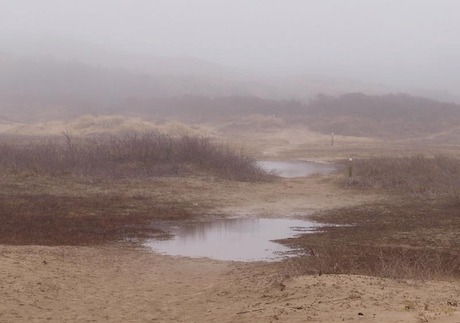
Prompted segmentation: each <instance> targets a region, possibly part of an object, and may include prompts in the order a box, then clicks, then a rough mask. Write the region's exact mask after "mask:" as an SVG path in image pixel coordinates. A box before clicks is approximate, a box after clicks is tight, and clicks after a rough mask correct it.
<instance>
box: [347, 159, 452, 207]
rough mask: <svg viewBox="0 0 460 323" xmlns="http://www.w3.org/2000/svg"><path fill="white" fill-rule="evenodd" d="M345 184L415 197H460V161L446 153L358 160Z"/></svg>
mask: <svg viewBox="0 0 460 323" xmlns="http://www.w3.org/2000/svg"><path fill="white" fill-rule="evenodd" d="M345 184H346V185H351V186H353V187H359V188H383V189H387V190H391V191H392V192H396V193H398V194H401V193H402V194H409V195H411V196H420V197H421V196H423V197H452V198H459V197H460V161H459V160H458V159H456V158H453V157H448V156H445V155H437V156H435V157H433V158H429V157H425V156H423V155H417V156H412V157H374V158H369V159H358V160H355V161H354V162H353V177H352V178H351V179H350V178H346V179H345Z"/></svg>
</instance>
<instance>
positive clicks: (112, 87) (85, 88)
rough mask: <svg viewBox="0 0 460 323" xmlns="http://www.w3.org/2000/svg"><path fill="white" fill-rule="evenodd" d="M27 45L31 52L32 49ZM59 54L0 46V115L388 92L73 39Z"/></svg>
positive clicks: (34, 116)
mask: <svg viewBox="0 0 460 323" xmlns="http://www.w3.org/2000/svg"><path fill="white" fill-rule="evenodd" d="M20 49H22V51H24V52H27V48H20ZM72 50H75V53H74V55H73V56H72V55H71V52H72ZM30 51H31V53H30V54H33V53H34V50H33V49H31V50H30ZM35 51H36V50H35ZM56 56H57V57H59V56H63V57H64V56H65V57H68V58H67V60H63V59H58V58H55V56H43V55H39V53H37V56H28V57H22V56H16V55H12V54H5V53H3V54H2V53H1V52H0V71H1V73H0V115H3V116H7V117H9V118H13V119H14V118H24V117H27V118H28V119H29V120H33V119H37V118H39V119H47V118H53V117H54V118H55V117H59V118H62V117H74V116H77V115H81V114H84V113H90V112H91V113H110V112H111V111H113V110H114V109H119V108H120V107H122V106H123V105H124V104H125V102H126V101H129V102H133V101H136V102H145V101H149V100H152V99H155V100H158V99H159V98H170V97H180V96H184V95H187V96H189V95H192V96H202V97H208V98H216V97H233V96H252V97H258V98H263V99H271V100H299V101H303V102H307V101H308V100H310V99H311V98H313V97H314V96H315V95H317V94H318V93H325V94H330V95H340V94H343V93H348V92H354V91H360V92H366V93H383V92H384V88H378V87H374V86H371V85H368V84H363V83H359V82H353V81H350V80H336V79H331V78H324V77H319V76H309V75H303V76H297V77H268V76H267V77H262V76H255V75H251V74H250V73H245V72H241V71H234V70H231V69H228V68H225V67H221V66H219V65H214V64H212V63H209V62H206V61H203V60H199V59H194V58H189V57H176V58H161V57H150V58H149V57H147V56H142V55H134V54H128V53H122V52H113V53H108V52H106V51H103V50H101V49H99V50H94V51H91V48H90V49H85V48H84V47H83V48H78V47H77V46H71V45H69V46H68V48H67V47H66V46H63V48H61V49H60V50H59V51H58V52H57V53H56ZM31 57H35V58H31ZM69 57H70V58H71V60H69ZM77 57H78V58H80V59H81V60H77ZM104 57H105V58H106V59H105V61H104V59H103V58H104ZM72 58H75V59H72ZM90 61H91V62H92V63H91V64H90V63H88V62H90ZM107 66H112V67H107ZM121 66H123V67H121ZM124 108H126V106H125V107H124Z"/></svg>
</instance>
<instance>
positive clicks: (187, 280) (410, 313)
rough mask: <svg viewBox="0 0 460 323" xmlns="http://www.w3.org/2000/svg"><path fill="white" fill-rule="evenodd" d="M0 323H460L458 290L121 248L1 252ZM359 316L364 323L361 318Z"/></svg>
mask: <svg viewBox="0 0 460 323" xmlns="http://www.w3.org/2000/svg"><path fill="white" fill-rule="evenodd" d="M0 255H1V267H0V279H1V302H0V321H1V322H217V321H219V322H276V321H280V322H306V321H312V322H342V321H358V320H359V321H362V322H431V321H435V322H460V311H459V308H458V307H457V306H456V305H455V304H458V301H459V298H460V286H458V284H457V285H455V284H452V283H449V282H424V283H422V282H411V281H393V280H385V279H380V278H373V277H363V276H345V275H322V276H300V277H297V278H288V277H282V276H280V275H279V274H277V265H274V264H262V263H256V264H244V263H232V262H218V261H212V260H206V259H186V258H173V257H167V256H159V255H154V254H151V253H149V252H148V251H146V250H143V249H139V248H137V249H136V248H128V247H126V246H125V247H120V246H112V247H99V248H92V247H87V248H82V247H80V248H76V247H52V248H50V247H48V248H45V247H7V246H3V247H1V248H0ZM360 313H361V314H362V315H361V314H360Z"/></svg>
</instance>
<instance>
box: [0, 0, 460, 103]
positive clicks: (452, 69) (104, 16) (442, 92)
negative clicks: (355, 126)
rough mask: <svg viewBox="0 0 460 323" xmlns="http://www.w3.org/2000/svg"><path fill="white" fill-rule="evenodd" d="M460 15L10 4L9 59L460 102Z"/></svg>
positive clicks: (269, 4) (196, 4) (4, 31)
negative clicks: (298, 82)
mask: <svg viewBox="0 0 460 323" xmlns="http://www.w3.org/2000/svg"><path fill="white" fill-rule="evenodd" d="M458 12H460V2H458V1H455V0H440V1H432V0H405V1H391V0H387V1H384V0H373V1H365V0H351V1H343V0H326V1H309V0H287V1H279V0H251V1H243V0H233V1H230V0H227V1H219V0H195V1H189V0H154V1H149V0H137V1H128V0H80V1H62V0H40V1H36V0H16V1H13V0H3V1H1V2H0V41H1V42H0V43H1V46H0V51H1V52H2V53H7V54H13V55H21V56H39V57H41V56H46V57H55V58H58V59H63V60H71V61H80V62H83V63H91V64H97V65H107V66H109V67H110V66H116V67H120V66H123V67H126V68H128V69H135V70H136V71H140V70H142V68H143V67H145V68H146V70H147V67H148V65H149V64H150V65H151V66H150V67H149V68H150V70H148V71H149V72H151V71H154V72H155V71H156V72H157V74H158V73H160V74H177V73H181V72H182V73H183V74H194V75H200V74H201V75H204V74H206V75H213V76H216V75H222V77H230V76H231V77H233V78H234V79H239V80H241V78H244V77H248V78H249V76H251V77H253V78H252V80H254V76H258V77H259V78H258V79H257V80H261V79H263V80H264V81H265V82H268V81H269V80H270V79H271V78H273V79H277V81H274V82H275V83H276V82H278V83H277V84H280V83H283V82H284V81H280V80H283V78H282V77H292V76H296V75H308V76H311V77H313V76H314V77H317V78H318V77H319V78H321V80H324V79H327V80H331V79H332V80H340V82H342V83H344V82H345V83H346V82H348V80H350V82H351V81H353V82H357V83H359V84H365V85H362V90H363V91H364V92H366V89H369V88H372V89H374V90H375V89H377V88H379V89H380V91H381V92H385V91H394V92H400V91H401V92H402V91H406V92H409V93H414V94H420V95H425V96H431V97H438V98H441V99H445V100H447V101H452V100H456V101H458V98H459V97H460V90H459V88H458V84H460V74H459V73H458V71H459V70H460V63H459V60H458V57H460V41H458V36H457V32H458V31H459V30H460V20H459V19H458ZM351 90H359V86H358V87H354V88H353V89H351ZM286 93H290V92H286ZM286 95H289V94H286ZM286 95H285V96H286ZM292 95H293V96H294V97H295V95H294V94H292Z"/></svg>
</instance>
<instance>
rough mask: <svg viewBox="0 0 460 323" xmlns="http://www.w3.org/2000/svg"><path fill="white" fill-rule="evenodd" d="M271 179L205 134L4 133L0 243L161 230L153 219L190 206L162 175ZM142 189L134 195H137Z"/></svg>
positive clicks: (187, 213) (102, 238)
mask: <svg viewBox="0 0 460 323" xmlns="http://www.w3.org/2000/svg"><path fill="white" fill-rule="evenodd" d="M184 175H187V176H197V175H199V176H203V177H206V176H208V177H212V178H214V177H218V178H219V177H220V178H223V179H230V180H239V181H267V180H271V179H273V178H275V177H274V175H270V174H267V173H265V172H264V171H263V170H262V169H261V168H259V167H258V166H257V165H256V163H255V160H254V159H252V158H251V157H248V156H246V155H243V154H242V153H240V152H236V151H234V150H232V149H231V148H229V147H228V146H223V145H216V144H213V143H211V142H210V140H209V139H208V138H202V137H191V136H179V137H171V136H166V135H163V134H159V133H144V134H133V135H126V136H121V137H120V136H119V137H115V136H100V137H93V138H89V137H70V136H68V135H66V136H63V137H60V138H51V137H42V138H33V139H24V138H17V137H15V138H8V139H6V138H4V140H3V141H2V142H0V180H1V181H2V187H1V188H0V221H1V223H2V225H1V227H0V243H3V244H40V245H87V244H100V243H106V242H113V241H122V240H125V239H137V240H139V239H144V238H147V237H150V236H152V234H156V233H158V232H159V230H156V229H154V227H153V226H152V221H155V220H158V219H168V220H170V219H185V218H190V217H192V216H194V215H196V214H199V213H201V212H202V211H203V209H206V205H203V204H201V205H200V206H195V205H193V204H192V206H193V207H190V204H191V203H189V202H187V201H183V199H182V198H181V197H180V196H178V195H177V194H175V192H174V191H173V190H172V194H166V192H163V193H162V194H160V195H158V194H157V195H152V193H150V192H151V191H152V190H153V189H155V190H158V191H160V192H161V188H157V187H156V186H158V185H163V184H161V182H160V181H159V180H157V179H158V178H165V177H168V176H169V177H179V178H180V177H181V176H184ZM136 192H137V193H136Z"/></svg>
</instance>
